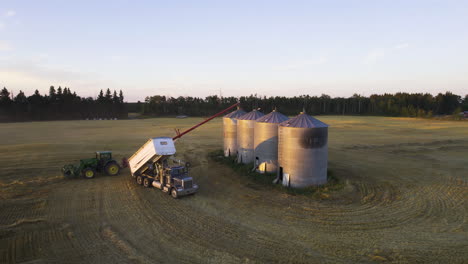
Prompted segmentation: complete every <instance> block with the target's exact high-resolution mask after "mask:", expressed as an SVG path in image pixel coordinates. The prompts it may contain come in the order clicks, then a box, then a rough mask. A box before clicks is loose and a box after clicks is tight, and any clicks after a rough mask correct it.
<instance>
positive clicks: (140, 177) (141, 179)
mask: <svg viewBox="0 0 468 264" xmlns="http://www.w3.org/2000/svg"><path fill="white" fill-rule="evenodd" d="M143 180H144V179H143V176H141V175H138V176H137V178H136V182H137V183H138V184H139V185H142V184H143Z"/></svg>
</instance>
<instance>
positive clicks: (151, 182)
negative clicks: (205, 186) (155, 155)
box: [136, 160, 198, 198]
mask: <svg viewBox="0 0 468 264" xmlns="http://www.w3.org/2000/svg"><path fill="white" fill-rule="evenodd" d="M136 181H137V183H138V184H141V185H143V186H145V187H147V188H149V187H155V188H158V189H161V190H162V191H163V192H166V193H169V194H170V195H171V196H172V197H173V198H178V197H180V196H185V195H189V194H193V193H196V192H197V191H198V185H197V184H194V183H193V179H192V177H190V176H189V171H188V168H187V166H183V165H177V166H170V165H168V162H167V160H164V161H163V162H156V163H152V164H148V165H147V169H146V170H145V171H143V173H142V174H141V175H137V177H136Z"/></svg>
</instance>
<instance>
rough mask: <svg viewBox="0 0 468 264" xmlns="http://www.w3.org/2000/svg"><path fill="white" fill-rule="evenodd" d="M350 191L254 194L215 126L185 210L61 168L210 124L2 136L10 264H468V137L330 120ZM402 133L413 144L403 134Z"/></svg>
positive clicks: (333, 159)
mask: <svg viewBox="0 0 468 264" xmlns="http://www.w3.org/2000/svg"><path fill="white" fill-rule="evenodd" d="M322 119H323V121H325V122H327V123H329V124H330V125H331V127H330V136H329V140H330V142H329V145H330V151H329V155H330V157H329V160H330V168H331V169H332V170H333V172H334V174H335V175H336V176H337V177H338V178H339V179H340V180H341V181H343V182H344V183H345V186H344V188H343V189H342V190H340V191H337V192H331V193H330V194H329V196H327V197H326V198H323V199H318V198H312V197H307V196H303V195H289V194H286V193H282V192H280V191H278V190H271V189H268V188H264V187H262V186H255V184H252V183H249V182H246V178H245V177H240V176H239V175H236V174H235V173H234V172H233V171H232V170H231V169H229V168H226V167H223V166H222V165H220V164H217V163H215V162H213V161H211V160H209V159H208V157H207V153H208V152H210V151H212V150H215V149H218V148H219V147H220V146H221V144H222V141H221V134H222V133H221V122H220V120H215V121H214V122H212V123H209V124H207V125H206V126H203V127H201V128H200V129H199V130H197V131H195V132H193V133H191V134H188V135H187V136H186V137H184V138H183V139H182V140H180V141H179V142H177V148H178V152H179V157H181V158H183V159H186V160H187V161H190V162H191V163H192V164H193V168H192V171H191V173H192V175H193V176H194V178H195V179H196V181H197V182H198V183H199V185H200V186H201V189H200V192H199V193H198V194H196V195H195V196H190V197H186V198H184V199H179V200H173V199H172V198H170V197H169V196H167V195H166V194H164V193H162V192H160V191H157V190H153V189H144V188H142V187H140V186H137V185H136V184H135V183H134V182H133V180H132V178H131V177H129V172H128V171H126V170H125V171H123V173H122V174H121V175H119V176H116V177H107V176H100V177H98V178H95V179H93V180H83V179H75V180H66V179H62V178H61V176H60V174H59V168H60V167H61V166H62V165H63V164H65V163H69V162H70V161H73V160H78V159H79V158H85V157H87V156H92V153H93V152H94V151H96V150H104V149H106V150H107V149H109V150H112V151H114V153H115V154H116V155H117V157H118V158H121V157H123V156H129V155H131V154H132V153H133V151H135V150H136V149H138V147H139V146H140V145H141V144H143V143H144V142H145V140H146V139H147V138H148V137H153V136H162V135H172V131H173V130H172V129H173V128H174V127H178V128H184V127H188V126H190V124H193V123H196V122H197V121H198V120H199V119H194V118H193V119H192V118H190V119H184V120H178V119H148V120H119V121H80V122H37V123H34V122H33V123H17V124H0V127H1V128H2V129H1V130H0V138H6V140H5V141H4V142H2V143H0V152H1V153H2V157H1V159H0V187H1V192H0V198H1V204H0V209H1V215H0V262H5V263H14V262H23V261H35V263H42V262H43V263H64V262H69V263H70V262H72V263H73V262H75V263H79V262H87V263H109V262H114V263H128V262H133V263H152V262H160V263H174V262H177V263H194V262H197V263H207V262H208V263H209V262H211V263H241V262H245V263H250V262H253V263H255V262H264V263H274V262H296V263H301V262H304V263H310V262H317V263H318V262H320V263H322V262H330V263H336V262H349V261H359V262H379V261H394V262H407V263H414V262H446V263H449V262H452V263H457V262H458V263H462V262H463V261H466V260H467V259H468V253H467V252H468V250H467V249H468V240H467V239H466V238H467V233H468V232H467V215H468V214H467V206H466V203H465V201H466V200H467V194H468V184H467V180H468V179H467V178H468V176H467V173H466V172H467V171H468V164H467V163H466V157H467V155H468V140H466V135H467V134H468V124H467V123H466V122H465V123H463V122H447V121H430V120H418V119H392V118H374V117H333V116H330V117H323V118H322ZM402 131H404V132H405V133H402Z"/></svg>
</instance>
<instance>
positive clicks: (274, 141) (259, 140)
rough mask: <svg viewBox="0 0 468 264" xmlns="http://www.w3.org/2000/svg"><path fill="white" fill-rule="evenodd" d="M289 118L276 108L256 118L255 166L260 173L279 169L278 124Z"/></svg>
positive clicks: (273, 171) (274, 171)
mask: <svg viewBox="0 0 468 264" xmlns="http://www.w3.org/2000/svg"><path fill="white" fill-rule="evenodd" d="M288 119H289V118H288V117H287V116H285V115H283V114H281V113H279V112H277V111H276V109H275V110H273V112H271V113H269V114H268V115H265V116H262V117H260V118H259V119H257V120H256V122H255V126H254V157H255V167H256V170H257V172H260V173H265V172H267V173H276V172H277V170H278V124H279V123H282V122H284V121H286V120H288Z"/></svg>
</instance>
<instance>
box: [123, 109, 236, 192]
mask: <svg viewBox="0 0 468 264" xmlns="http://www.w3.org/2000/svg"><path fill="white" fill-rule="evenodd" d="M238 105H239V103H236V104H234V105H232V106H230V107H228V108H226V109H225V110H223V111H221V112H219V113H217V114H215V115H213V116H211V117H210V118H208V119H206V120H204V121H203V122H201V123H199V124H197V125H195V126H193V127H191V128H190V129H188V130H186V131H184V132H183V133H180V131H179V130H178V129H176V130H175V131H176V133H177V135H176V136H175V137H173V138H170V137H155V138H150V139H148V141H146V143H145V144H144V145H143V146H141V147H140V148H139V149H138V150H137V151H136V152H135V153H134V154H133V155H132V156H131V157H130V158H129V159H128V164H129V167H130V172H131V176H132V177H133V178H135V181H136V183H137V184H139V185H143V186H144V187H147V188H150V187H154V188H157V189H160V190H162V191H163V192H165V193H168V194H170V195H171V196H172V197H173V198H178V197H181V196H185V195H190V194H194V193H196V192H197V191H198V185H197V184H195V183H194V182H193V179H192V177H190V176H189V167H190V166H189V163H184V162H182V161H180V160H176V159H175V158H174V155H175V154H176V148H175V144H174V142H175V141H176V140H177V139H179V138H181V137H182V136H183V135H185V134H187V133H189V132H190V131H192V130H194V129H196V128H197V127H199V126H201V125H203V124H205V123H207V122H209V121H210V120H212V119H213V118H215V117H217V116H220V115H222V114H224V113H226V112H227V111H229V110H230V109H232V108H234V107H236V106H238Z"/></svg>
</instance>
